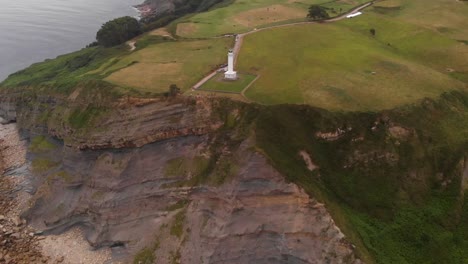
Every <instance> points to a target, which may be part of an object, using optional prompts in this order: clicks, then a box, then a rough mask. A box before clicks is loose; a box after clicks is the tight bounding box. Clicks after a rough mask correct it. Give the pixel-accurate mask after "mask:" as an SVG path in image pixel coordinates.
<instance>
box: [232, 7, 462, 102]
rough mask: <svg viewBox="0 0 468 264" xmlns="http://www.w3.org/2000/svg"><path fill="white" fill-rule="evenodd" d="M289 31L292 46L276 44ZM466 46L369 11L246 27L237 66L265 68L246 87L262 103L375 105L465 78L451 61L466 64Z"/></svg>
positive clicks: (457, 84) (432, 92)
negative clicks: (328, 20) (324, 20)
mask: <svg viewBox="0 0 468 264" xmlns="http://www.w3.org/2000/svg"><path fill="white" fill-rule="evenodd" d="M467 20H468V18H467ZM370 28H375V29H376V32H377V35H376V37H372V36H371V35H370V33H369V29H370ZM292 39H294V40H295V41H290V42H288V45H287V46H278V45H276V43H280V42H282V41H285V40H292ZM298 40H300V41H298ZM428 43H431V45H427V44H428ZM467 51H468V46H466V45H464V44H462V43H460V42H458V41H455V40H452V39H450V38H448V37H446V36H443V35H441V34H437V33H434V32H433V31H431V30H429V29H424V28H421V27H417V26H413V25H406V24H404V23H403V22H398V21H395V19H393V18H388V17H386V16H383V15H379V14H375V13H366V14H365V15H363V16H360V17H358V18H355V19H352V20H351V19H349V20H343V21H340V22H337V23H333V24H316V25H302V26H294V27H287V28H280V29H273V30H267V31H262V32H259V33H256V34H252V35H249V36H247V37H246V39H245V40H244V45H243V47H242V49H241V53H240V56H239V66H238V68H239V70H242V71H250V72H252V73H258V74H261V76H262V77H261V78H260V79H259V80H258V81H257V82H256V83H255V84H254V85H253V87H252V88H251V89H249V91H248V92H247V96H248V97H249V99H252V100H255V101H257V102H260V103H264V104H278V103H306V104H312V105H314V106H318V107H324V108H327V109H332V110H371V109H373V110H375V109H385V108H391V107H393V106H396V105H401V104H405V103H410V102H412V101H415V100H417V99H421V98H423V97H435V96H438V95H439V94H440V93H441V92H443V91H444V90H450V89H457V88H461V87H463V86H465V85H466V84H463V83H462V82H461V81H458V80H456V79H454V78H452V76H450V73H448V72H447V68H450V69H454V70H455V71H458V72H465V73H466V72H468V69H466V67H467V66H466V61H467V60H468V52H467ZM278 61H280V62H281V63H278ZM372 72H374V74H373V73H372ZM462 80H463V79H462Z"/></svg>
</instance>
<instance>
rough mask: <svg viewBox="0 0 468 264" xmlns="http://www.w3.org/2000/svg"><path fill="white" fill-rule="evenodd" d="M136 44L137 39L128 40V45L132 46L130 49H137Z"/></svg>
mask: <svg viewBox="0 0 468 264" xmlns="http://www.w3.org/2000/svg"><path fill="white" fill-rule="evenodd" d="M135 44H136V41H135V40H132V41H129V42H127V45H128V46H130V51H134V50H135V49H136V46H135Z"/></svg>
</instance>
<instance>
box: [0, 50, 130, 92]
mask: <svg viewBox="0 0 468 264" xmlns="http://www.w3.org/2000/svg"><path fill="white" fill-rule="evenodd" d="M127 52H128V50H127V48H126V47H123V46H122V47H117V48H109V49H104V48H99V47H94V48H86V49H82V50H80V51H77V52H73V53H70V54H66V55H61V56H58V57H57V58H55V59H52V60H45V61H44V62H40V63H35V64H33V65H31V66H30V67H28V68H26V69H24V70H21V71H18V72H16V73H14V74H11V75H10V76H9V77H8V78H7V79H6V80H5V81H3V82H2V83H0V86H1V87H17V86H35V85H49V86H54V87H60V88H59V89H61V90H66V89H68V88H73V87H74V86H76V85H77V83H79V82H82V81H86V80H90V79H100V78H102V77H100V76H95V75H84V74H85V73H87V72H90V71H93V70H96V69H98V68H99V67H101V66H102V65H103V64H104V63H105V62H107V61H108V60H109V59H110V58H116V57H119V56H121V55H123V54H125V53H127Z"/></svg>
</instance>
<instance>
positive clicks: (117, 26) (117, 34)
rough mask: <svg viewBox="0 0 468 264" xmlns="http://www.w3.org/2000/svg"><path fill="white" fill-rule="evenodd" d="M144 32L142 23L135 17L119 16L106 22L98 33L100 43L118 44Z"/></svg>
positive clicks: (108, 45)
mask: <svg viewBox="0 0 468 264" xmlns="http://www.w3.org/2000/svg"><path fill="white" fill-rule="evenodd" d="M141 33H142V31H141V27H140V23H139V22H138V20H136V19H135V18H133V17H129V16H126V17H119V18H116V19H113V20H111V21H108V22H106V23H105V24H104V25H102V27H101V28H100V29H99V31H98V32H97V34H96V40H97V42H98V43H99V45H102V46H104V47H112V46H117V45H120V44H122V43H125V41H127V40H129V39H132V38H134V37H136V36H138V35H140V34H141Z"/></svg>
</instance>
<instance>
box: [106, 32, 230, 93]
mask: <svg viewBox="0 0 468 264" xmlns="http://www.w3.org/2000/svg"><path fill="white" fill-rule="evenodd" d="M231 45H232V40H231V39H210V40H194V41H177V42H172V41H171V42H167V43H160V44H156V45H151V46H148V47H146V48H143V49H141V50H138V51H136V52H134V53H132V54H130V55H128V56H126V57H124V58H122V59H121V60H120V61H119V62H117V63H115V64H114V66H113V67H115V68H123V69H121V70H118V71H116V72H114V73H113V74H111V75H110V76H109V77H107V78H106V80H108V81H109V82H111V83H114V84H117V85H119V86H126V87H132V88H137V89H138V90H141V91H150V92H165V91H167V90H168V87H169V85H171V84H173V83H174V84H177V85H178V86H179V87H180V88H181V89H182V90H187V89H189V88H190V87H191V86H192V85H194V84H195V83H196V82H197V81H199V80H200V79H202V78H203V76H205V75H206V74H207V73H209V72H210V71H211V70H213V69H215V68H216V67H217V65H219V64H222V63H223V62H224V61H225V57H226V53H227V50H228V49H229V47H230V46H231ZM127 65H129V66H128V67H126V66H127ZM111 69H112V68H111Z"/></svg>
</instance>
